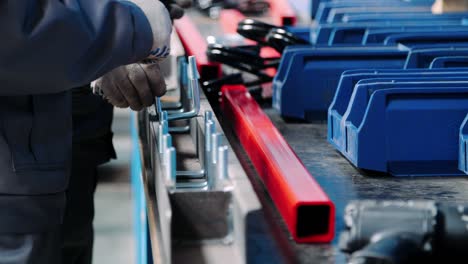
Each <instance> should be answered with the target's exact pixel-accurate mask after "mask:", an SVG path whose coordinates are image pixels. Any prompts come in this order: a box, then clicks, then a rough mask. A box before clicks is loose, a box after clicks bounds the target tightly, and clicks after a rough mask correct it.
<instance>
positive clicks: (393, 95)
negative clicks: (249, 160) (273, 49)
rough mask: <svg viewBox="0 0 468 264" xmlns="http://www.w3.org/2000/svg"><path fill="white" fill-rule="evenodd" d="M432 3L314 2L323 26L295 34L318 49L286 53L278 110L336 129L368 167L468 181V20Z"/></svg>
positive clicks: (338, 141)
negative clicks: (461, 177)
mask: <svg viewBox="0 0 468 264" xmlns="http://www.w3.org/2000/svg"><path fill="white" fill-rule="evenodd" d="M432 4H433V1H427V0H413V1H402V0H372V1H370V0H346V1H345V0H333V1H331V0H330V1H323V0H322V1H312V13H311V17H313V18H314V19H315V24H314V25H313V26H311V27H309V28H304V27H301V28H291V29H290V30H291V32H294V33H295V34H298V35H299V36H302V37H304V36H306V35H308V40H309V41H310V42H311V44H310V45H301V46H289V47H287V48H286V49H285V51H284V52H283V55H282V59H281V64H280V66H279V69H278V73H277V75H276V77H275V79H274V82H273V107H274V108H275V109H277V110H278V111H279V112H280V114H281V115H282V116H284V117H287V118H293V119H302V120H307V121H312V122H315V121H325V120H326V121H328V140H329V141H330V143H331V144H332V145H333V146H334V147H335V148H336V149H337V150H338V151H340V152H341V153H342V154H343V155H344V156H345V157H346V158H347V159H348V160H349V161H350V162H352V163H353V164H354V165H355V166H356V167H358V168H361V169H366V170H373V171H379V172H386V173H389V174H391V175H395V176H456V175H464V172H463V171H465V172H466V171H467V168H466V167H467V166H466V137H467V136H468V135H467V134H468V132H467V130H468V128H466V127H467V125H466V121H465V123H464V124H465V128H460V127H461V125H462V123H463V120H464V118H465V116H467V113H468V13H449V14H440V15H435V14H432V13H431V11H430V9H431V6H432ZM463 142H465V143H463ZM462 156H463V157H462Z"/></svg>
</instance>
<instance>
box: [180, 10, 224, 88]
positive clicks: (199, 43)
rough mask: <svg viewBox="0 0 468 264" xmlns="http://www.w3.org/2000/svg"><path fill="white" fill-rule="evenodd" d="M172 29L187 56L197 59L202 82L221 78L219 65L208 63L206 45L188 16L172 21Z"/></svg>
mask: <svg viewBox="0 0 468 264" xmlns="http://www.w3.org/2000/svg"><path fill="white" fill-rule="evenodd" d="M174 27H175V29H176V31H177V34H178V35H179V38H180V40H181V42H182V45H183V46H184V48H185V52H186V53H187V56H192V55H193V56H195V57H196V58H197V68H198V71H199V72H200V76H201V79H202V80H208V79H214V78H217V77H219V76H221V65H220V64H219V63H214V62H210V61H209V60H208V57H207V56H206V49H207V47H208V43H207V42H206V39H205V38H204V37H203V36H202V34H201V33H200V32H199V31H198V29H197V27H196V26H195V24H194V23H193V21H192V20H191V19H190V18H189V17H188V16H186V15H185V16H183V17H182V18H180V19H177V20H174Z"/></svg>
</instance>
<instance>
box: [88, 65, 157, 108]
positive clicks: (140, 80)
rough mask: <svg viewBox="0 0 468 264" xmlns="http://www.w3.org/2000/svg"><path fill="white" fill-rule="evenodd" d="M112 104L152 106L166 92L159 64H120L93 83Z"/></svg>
mask: <svg viewBox="0 0 468 264" xmlns="http://www.w3.org/2000/svg"><path fill="white" fill-rule="evenodd" d="M91 87H92V89H93V90H94V91H97V90H98V91H100V93H102V95H103V96H104V98H105V99H107V100H108V101H109V103H111V104H112V105H114V106H116V107H120V108H126V107H130V108H131V109H132V110H135V111H139V110H141V109H143V108H144V107H148V106H151V105H152V104H153V103H154V98H155V97H156V96H162V95H163V94H164V93H165V92H166V84H165V82H164V78H163V76H162V74H161V70H160V68H159V64H158V63H157V62H152V63H134V64H130V65H125V66H120V67H118V68H116V69H114V70H112V71H110V72H108V73H107V74H105V75H104V76H102V77H101V78H99V79H97V80H96V81H94V82H92V83H91Z"/></svg>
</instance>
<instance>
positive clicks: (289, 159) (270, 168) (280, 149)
mask: <svg viewBox="0 0 468 264" xmlns="http://www.w3.org/2000/svg"><path fill="white" fill-rule="evenodd" d="M222 94H223V97H222V110H223V113H224V114H225V115H226V117H227V118H229V119H230V120H231V121H232V126H233V127H234V130H235V132H236V134H237V136H238V137H239V140H240V142H241V144H242V146H243V148H244V149H245V151H246V152H247V154H248V156H249V157H250V159H251V161H252V163H253V164H254V166H255V168H256V170H257V172H258V174H259V175H260V177H261V178H262V181H263V183H264V185H265V187H266V188H267V190H268V193H269V194H270V196H271V198H272V200H273V202H274V203H275V205H276V207H277V209H278V211H279V212H280V214H281V216H282V217H283V219H284V221H285V222H286V225H287V227H288V229H289V232H290V233H291V234H292V236H293V238H294V240H295V241H296V242H300V243H311V242H319V243H320V242H330V241H331V240H332V239H333V237H334V225H335V224H334V223H335V222H334V220H335V207H334V204H333V203H332V202H331V200H330V199H329V198H328V196H327V195H326V194H325V192H324V191H323V190H322V188H321V187H320V186H319V185H318V183H317V182H316V181H315V180H314V178H313V177H312V176H311V175H310V174H309V172H308V171H307V169H306V168H305V167H304V165H303V164H302V162H301V161H300V160H299V158H298V157H297V156H296V154H295V153H294V151H293V150H292V148H291V147H290V146H289V144H288V143H287V142H286V140H285V139H284V138H283V136H282V135H281V134H280V132H279V131H278V130H277V129H276V127H275V126H274V125H273V123H272V122H271V121H270V119H269V118H268V116H267V115H266V114H265V113H264V112H263V110H262V109H261V108H260V106H259V105H258V104H257V102H256V101H255V100H254V99H253V98H252V97H251V96H250V94H249V93H248V91H247V89H246V88H245V87H244V86H242V85H226V86H224V87H223V89H222ZM300 207H301V209H302V208H308V209H311V211H309V212H310V213H311V214H312V215H308V216H305V217H306V218H307V219H312V221H308V220H307V219H299V218H300V217H298V215H299V210H300V209H299V208H300ZM315 209H319V210H317V211H315ZM321 209H325V210H321ZM299 221H302V222H301V226H304V224H305V225H308V224H310V225H314V223H321V224H320V225H321V226H324V227H325V229H323V228H322V229H321V231H320V232H317V233H307V234H306V235H301V234H299V232H300V231H298V230H299V228H300V227H299V226H298V223H299ZM304 221H306V222H305V223H304ZM312 229H313V228H312Z"/></svg>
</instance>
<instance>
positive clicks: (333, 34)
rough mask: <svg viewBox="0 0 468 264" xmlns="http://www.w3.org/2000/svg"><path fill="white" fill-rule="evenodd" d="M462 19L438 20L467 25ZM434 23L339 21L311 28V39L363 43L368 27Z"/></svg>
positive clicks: (317, 41) (413, 25)
mask: <svg viewBox="0 0 468 264" xmlns="http://www.w3.org/2000/svg"><path fill="white" fill-rule="evenodd" d="M462 22H463V21H460V20H443V21H442V20H441V21H437V26H434V28H439V27H448V26H449V27H454V26H466V25H467V24H468V23H467V24H463V23H462ZM430 25H432V23H428V22H427V21H385V22H366V23H337V24H323V25H317V26H314V27H312V28H311V30H310V34H311V37H310V40H311V42H312V43H313V44H328V43H331V44H338V43H355V44H360V43H362V39H363V37H364V34H365V33H366V31H367V30H368V29H390V28H413V27H414V28H420V27H427V26H430Z"/></svg>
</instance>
